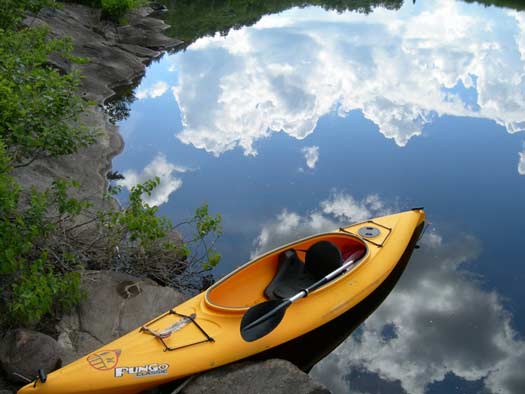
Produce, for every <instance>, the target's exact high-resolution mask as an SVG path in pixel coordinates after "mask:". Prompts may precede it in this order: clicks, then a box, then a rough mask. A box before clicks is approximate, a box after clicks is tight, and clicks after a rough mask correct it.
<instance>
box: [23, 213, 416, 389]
mask: <svg viewBox="0 0 525 394" xmlns="http://www.w3.org/2000/svg"><path fill="white" fill-rule="evenodd" d="M424 219H425V214H424V212H423V210H422V209H413V210H411V211H406V212H401V213H398V214H394V215H389V216H383V217H380V218H375V219H371V220H368V221H365V222H362V223H357V224H353V225H350V226H348V227H345V228H341V229H339V230H336V231H333V232H329V233H323V234H318V235H315V236H311V237H308V238H305V239H302V240H299V241H296V242H293V243H290V244H287V245H284V246H282V247H279V248H278V249H275V250H273V251H270V252H268V253H266V254H264V255H262V256H259V257H257V258H255V259H253V260H252V261H250V262H248V263H247V264H245V265H243V266H242V267H240V268H238V269H237V270H235V271H234V272H232V273H231V274H229V275H228V276H226V277H224V278H223V279H221V280H220V281H218V282H217V283H215V284H214V285H213V286H211V287H210V288H209V289H208V290H207V291H205V292H203V293H200V294H198V295H197V296H195V297H193V298H191V299H190V300H188V301H186V302H184V303H182V304H180V305H177V306H174V307H173V308H172V309H171V310H170V311H168V312H166V313H164V314H162V315H160V316H158V317H157V318H155V319H153V320H152V321H150V322H147V323H145V324H144V325H143V326H142V327H138V328H137V329H135V330H133V331H131V332H130V333H128V334H127V335H125V336H123V337H121V338H119V339H117V340H115V341H113V342H111V343H109V344H107V345H105V346H103V347H102V348H100V349H98V350H96V351H95V352H93V353H91V354H88V355H86V356H85V357H83V358H81V359H79V360H77V361H75V362H73V363H71V364H69V365H67V366H65V367H63V368H61V369H59V370H57V371H54V372H52V373H50V374H49V375H48V376H44V375H43V374H42V376H41V377H40V378H39V379H37V380H36V381H35V382H33V383H31V384H28V385H26V386H24V387H23V388H21V389H20V390H19V391H18V393H19V394H29V393H37V394H46V393H47V394H87V393H90V394H106V393H107V394H136V393H140V392H141V391H143V390H146V389H149V388H153V387H156V386H158V385H161V384H164V383H167V382H169V381H172V380H175V379H179V378H183V377H185V376H189V375H192V374H195V373H199V372H202V371H205V370H208V369H212V368H216V367H219V366H221V365H224V364H228V363H231V362H234V361H237V360H241V359H244V358H247V357H250V356H252V355H255V354H258V353H261V352H264V351H266V350H268V349H271V348H274V347H276V346H279V345H281V344H284V343H286V342H289V341H291V340H293V339H295V338H297V337H300V336H302V335H305V334H306V333H308V332H310V331H312V330H314V329H316V328H318V327H320V326H323V325H324V324H326V323H328V322H330V321H331V320H333V319H335V318H337V317H338V316H340V315H342V314H343V313H344V312H346V311H348V310H349V309H350V308H352V307H353V306H355V305H356V304H358V303H359V302H361V301H362V300H364V299H365V298H366V297H367V296H368V295H370V294H371V293H372V292H373V291H374V290H375V289H376V288H377V287H378V286H379V285H380V284H381V283H382V282H383V281H384V280H385V278H387V276H388V275H389V274H390V272H391V271H392V270H393V269H394V267H395V266H396V265H397V263H398V261H399V260H400V259H401V258H402V256H403V254H404V253H405V250H407V248H408V246H409V244H410V242H411V240H412V239H413V236H414V234H416V229H418V228H419V230H420V228H421V225H422V224H423V222H424Z"/></svg>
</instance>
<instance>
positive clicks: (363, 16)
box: [114, 0, 525, 394]
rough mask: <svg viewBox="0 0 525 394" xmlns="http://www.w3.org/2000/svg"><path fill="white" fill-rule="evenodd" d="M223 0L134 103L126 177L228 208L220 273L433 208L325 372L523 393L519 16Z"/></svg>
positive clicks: (166, 206) (333, 378) (449, 4)
mask: <svg viewBox="0 0 525 394" xmlns="http://www.w3.org/2000/svg"><path fill="white" fill-rule="evenodd" d="M201 3H202V4H201ZM212 3H213V4H214V5H213V6H210V5H209V2H201V1H197V2H190V1H186V2H185V1H177V2H176V3H175V4H176V9H175V10H173V9H171V10H170V12H169V13H168V19H169V21H171V23H172V24H173V25H174V28H173V29H172V30H171V33H172V34H174V35H175V36H177V37H181V38H183V39H185V40H187V46H186V48H185V49H184V50H180V51H178V52H176V53H172V54H169V55H165V56H164V57H162V58H161V59H160V61H158V62H155V63H153V64H152V65H150V66H149V68H148V69H147V73H146V76H145V77H144V78H143V80H142V81H141V82H140V84H139V86H137V87H136V88H135V89H134V97H130V98H129V103H128V105H129V116H128V117H127V118H126V119H124V120H122V121H120V122H119V125H120V130H121V133H122V135H123V136H124V139H125V142H126V147H125V149H124V152H123V153H122V154H121V155H120V156H118V157H117V158H116V159H115V161H114V169H116V170H118V171H120V172H121V173H123V174H124V175H125V176H126V179H125V180H124V181H123V185H124V186H126V187H130V186H132V185H133V184H134V183H136V182H138V181H143V180H145V179H147V178H150V177H152V176H154V175H160V177H161V182H162V184H161V186H160V188H158V190H157V191H156V192H155V193H154V195H152V196H151V197H150V198H149V202H150V203H154V204H158V205H160V211H161V213H162V214H165V215H168V216H169V217H171V218H172V219H173V221H174V222H177V221H180V220H182V219H184V218H187V217H189V216H191V214H192V211H193V210H194V209H195V208H196V207H197V206H199V205H200V204H201V203H203V202H208V203H209V206H210V210H211V211H212V212H220V213H221V214H222V216H223V225H224V236H223V237H222V238H221V240H220V242H219V244H218V246H217V247H218V250H219V251H220V252H221V253H222V255H223V260H222V262H221V263H220V265H219V266H218V267H217V269H216V271H215V274H216V276H217V277H220V276H221V275H224V274H225V273H227V272H230V271H231V270H232V269H233V268H235V267H236V266H238V265H240V264H242V263H244V262H246V261H247V260H248V259H249V258H250V257H251V256H254V255H256V254H258V253H260V252H261V251H264V250H267V249H268V248H271V247H272V246H275V245H277V244H281V243H283V242H286V241H288V240H291V239H296V238H298V237H299V236H302V235H306V234H308V233H312V232H320V231H324V230H330V229H333V228H335V227H337V226H339V225H342V224H347V223H350V222H354V221H359V220H362V219H366V218H369V217H373V216H378V215H381V214H385V213H389V212H395V211H399V210H404V209H409V208H412V207H415V206H424V207H425V209H426V212H427V216H428V219H429V221H430V223H431V227H430V228H429V230H427V232H426V234H425V236H424V238H423V240H422V241H421V249H419V250H416V251H415V253H414V255H413V257H412V259H411V261H410V263H409V264H408V266H407V268H406V270H405V272H404V274H403V276H402V277H401V279H400V281H399V283H398V284H397V286H396V287H395V288H394V290H393V291H392V292H391V293H390V295H389V296H388V298H387V299H386V301H385V302H384V303H383V304H382V305H381V306H380V307H379V308H378V309H377V311H376V312H375V313H374V314H372V316H370V317H369V318H368V319H367V320H366V321H365V322H364V323H363V324H362V325H361V326H360V327H359V328H358V329H357V330H356V331H355V332H354V333H353V335H352V336H351V337H349V338H348V339H347V340H346V341H345V342H344V343H343V344H342V345H341V346H340V347H338V348H337V349H336V350H335V351H334V352H333V353H332V354H331V355H330V356H328V357H327V358H325V359H324V360H323V361H321V362H320V363H319V364H317V365H316V366H315V367H314V368H313V370H312V371H311V372H310V374H311V375H312V376H314V377H315V378H316V379H318V380H320V381H321V382H323V383H324V384H325V385H326V386H327V387H328V388H330V389H331V390H332V391H333V392H334V393H361V394H365V393H369V394H372V393H409V394H422V393H467V394H468V393H502V394H507V393H524V392H525V372H524V371H525V286H524V283H525V257H524V256H525V253H524V245H525V231H524V228H523V227H524V224H525V133H524V131H525V11H524V10H523V6H520V5H519V2H512V1H508V2H505V1H500V2H495V3H497V4H498V6H494V5H491V6H489V5H488V4H480V3H478V2H462V1H453V0H439V1H438V0H434V1H432V0H430V1H425V2H416V3H415V4H414V3H413V2H404V3H403V2H401V1H385V2H378V1H375V2H370V1H361V2H350V1H348V2H345V1H340V2H338V9H337V10H330V9H329V7H327V6H326V5H325V8H323V7H321V6H322V5H323V4H324V3H328V2H323V1H311V2H307V3H313V4H315V5H317V6H308V7H302V8H299V7H293V6H294V4H293V2H290V1H282V2H278V1H271V2H268V3H267V2H261V3H264V5H261V4H258V5H252V6H250V4H251V3H250V2H241V1H231V2H212ZM237 3H239V4H241V5H243V7H239V8H238V9H236V8H235V4H237ZM346 3H348V4H350V5H345V4H346ZM355 3H359V6H358V7H357V6H355V5H354V4H355ZM247 4H248V5H247ZM301 4H304V2H301ZM170 18H171V19H170ZM177 18H178V19H177ZM231 27H235V29H230V28H231Z"/></svg>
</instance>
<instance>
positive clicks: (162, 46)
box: [14, 3, 183, 209]
mask: <svg viewBox="0 0 525 394" xmlns="http://www.w3.org/2000/svg"><path fill="white" fill-rule="evenodd" d="M154 12H155V10H154V9H153V8H151V7H143V8H140V9H138V10H135V11H133V12H131V13H130V14H129V15H128V17H127V20H128V24H127V25H126V26H119V25H116V24H114V23H112V22H108V21H105V20H103V19H101V12H100V10H96V9H92V8H89V7H86V6H82V5H78V4H70V3H66V4H64V5H63V6H62V7H61V8H59V9H44V10H42V11H41V12H40V13H39V15H38V16H36V17H29V18H27V19H26V20H25V24H26V25H28V26H46V27H47V28H48V29H49V31H50V34H51V36H53V37H57V38H61V37H71V39H72V42H73V46H74V50H73V54H74V55H75V56H79V57H82V58H85V59H87V60H88V62H87V64H81V65H76V64H75V65H72V64H70V63H68V62H64V61H62V60H55V61H54V65H55V66H56V67H58V68H60V69H61V70H63V71H64V72H69V71H71V70H72V69H79V70H80V71H81V73H82V84H81V87H80V94H81V95H82V96H83V97H85V98H86V99H88V100H90V101H92V102H94V103H95V105H93V106H90V107H89V108H88V110H87V111H86V112H85V113H83V114H82V116H81V121H82V122H83V123H84V124H86V125H87V126H88V127H90V128H92V129H94V130H96V131H98V133H99V138H98V141H97V142H96V143H95V144H94V145H92V146H90V147H88V148H85V149H81V150H80V151H79V152H77V153H75V154H72V155H68V156H63V157H60V158H58V159H44V160H38V161H36V162H34V163H33V164H31V165H30V166H28V167H25V168H21V169H18V170H16V171H15V172H14V175H15V177H16V178H17V180H18V181H19V182H20V183H21V184H22V185H24V186H26V187H30V186H36V187H37V188H39V189H44V188H46V187H48V186H49V185H50V184H51V183H52V182H53V180H54V179H56V178H73V179H76V180H77V181H79V183H80V188H79V190H78V191H77V192H76V193H77V195H76V197H77V198H79V199H82V200H88V201H90V202H91V203H92V204H93V206H94V208H95V209H103V208H104V207H105V204H108V202H107V200H106V201H105V200H103V198H102V197H103V195H104V193H105V192H106V190H107V180H106V174H107V172H108V171H109V170H110V169H111V161H112V159H113V157H115V156H116V155H117V154H118V153H120V152H121V150H122V148H123V145H124V143H123V140H122V137H121V136H120V134H119V132H118V130H117V127H116V126H115V125H113V124H111V122H110V121H109V118H108V115H107V114H106V113H105V112H104V108H103V106H104V103H105V101H106V100H107V99H108V98H110V97H111V96H113V95H114V94H115V91H114V89H115V88H117V87H120V86H123V85H129V84H131V83H132V82H133V81H136V80H137V79H138V78H139V77H141V76H142V75H144V71H145V69H146V66H147V64H148V63H149V62H151V61H152V59H155V58H157V57H159V56H161V54H162V53H163V52H164V51H166V50H168V49H172V48H175V47H177V46H179V45H182V44H183V43H182V41H179V40H175V39H172V38H169V37H166V36H165V35H164V34H163V31H164V30H165V29H167V28H168V25H166V24H165V23H164V22H163V21H162V20H160V19H158V18H154V17H151V16H150V15H151V14H153V13H154Z"/></svg>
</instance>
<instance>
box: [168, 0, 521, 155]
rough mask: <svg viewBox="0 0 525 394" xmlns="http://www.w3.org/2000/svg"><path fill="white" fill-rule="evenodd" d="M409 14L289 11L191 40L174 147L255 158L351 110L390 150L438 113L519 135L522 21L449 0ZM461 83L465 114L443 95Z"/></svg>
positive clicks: (455, 96)
mask: <svg viewBox="0 0 525 394" xmlns="http://www.w3.org/2000/svg"><path fill="white" fill-rule="evenodd" d="M467 8H468V11H465V10H466V9H467ZM420 9H421V12H420V13H419V14H414V13H413V10H410V12H408V11H407V12H404V11H403V10H401V11H400V12H399V13H397V14H396V19H395V21H393V19H392V16H391V12H392V11H387V10H381V9H378V10H376V11H375V12H374V13H372V14H370V15H368V16H366V17H365V16H363V15H360V14H357V13H351V12H346V13H342V14H337V13H336V12H324V11H320V9H318V8H307V9H292V10H290V11H287V12H284V13H281V14H278V15H271V16H266V17H264V18H262V19H261V20H260V21H259V22H258V23H257V24H256V25H255V26H253V27H251V28H242V29H239V30H235V31H233V32H231V33H230V34H229V35H228V36H226V37H221V36H219V35H217V36H215V37H211V38H203V39H200V40H198V41H197V42H196V43H194V44H193V45H192V46H190V47H189V48H188V50H187V51H186V52H185V53H184V54H182V55H181V54H176V55H173V56H174V57H173V58H172V59H173V60H174V61H175V62H176V64H177V68H178V70H179V72H180V74H179V78H180V83H179V85H177V86H176V87H174V88H173V93H174V95H175V98H176V100H177V102H178V104H179V107H180V109H181V115H182V120H183V130H182V132H181V133H180V134H178V138H179V139H180V140H181V141H182V142H183V143H186V144H192V145H194V146H195V147H197V148H200V149H205V150H206V151H208V152H210V153H213V154H214V155H220V154H222V153H224V152H226V151H228V150H232V149H234V148H236V147H240V148H241V149H242V150H243V152H244V153H245V154H246V155H256V154H257V149H256V147H255V143H256V142H257V141H258V140H261V139H263V138H267V137H269V136H270V135H271V134H272V133H275V132H285V133H287V134H288V135H290V136H291V137H294V138H296V139H299V140H301V139H304V138H305V137H306V136H308V135H309V134H311V133H312V132H313V131H314V130H315V128H316V126H317V123H318V121H319V119H320V118H321V117H322V116H324V115H326V114H328V113H330V112H331V111H333V110H337V113H338V114H339V115H340V116H345V115H346V114H347V113H348V112H350V111H353V110H361V111H362V113H363V114H364V116H365V117H366V118H367V119H369V120H370V121H372V122H374V123H375V124H376V125H377V127H378V129H379V131H380V132H381V133H382V134H383V135H384V136H385V137H386V138H390V139H392V140H393V141H394V142H395V143H396V144H397V145H399V146H405V145H406V144H407V143H408V141H409V140H410V139H411V138H413V137H414V136H418V135H420V134H421V133H422V130H423V128H424V126H425V125H426V124H429V123H430V122H432V121H433V119H434V118H435V117H436V116H442V115H453V116H469V117H478V118H486V119H492V120H494V121H495V122H497V123H498V124H501V125H502V126H504V127H506V128H507V130H508V132H518V131H522V130H524V129H525V110H524V109H525V74H524V72H523V70H524V67H525V50H524V48H525V41H524V39H523V37H524V36H525V34H524V33H525V20H524V17H523V14H522V13H516V12H508V11H504V10H500V9H496V8H482V7H473V6H472V5H466V4H463V3H460V2H455V1H451V0H441V1H437V0H435V1H429V2H425V3H423V4H422V5H421V6H420ZM460 84H463V85H464V86H465V87H469V88H471V89H474V90H476V92H477V98H476V106H472V105H471V103H468V102H466V101H465V99H464V98H462V96H461V94H460V93H458V92H456V90H454V87H455V86H458V85H460ZM445 89H448V90H447V91H445ZM202 92H206V94H202Z"/></svg>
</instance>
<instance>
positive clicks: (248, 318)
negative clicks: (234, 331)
mask: <svg viewBox="0 0 525 394" xmlns="http://www.w3.org/2000/svg"><path fill="white" fill-rule="evenodd" d="M285 303H286V302H285ZM281 305H283V301H282V300H272V301H267V302H263V303H261V304H257V305H255V306H253V307H251V308H250V309H248V311H246V313H245V314H244V316H243V317H242V320H241V336H242V338H243V339H244V340H245V341H246V342H253V341H256V340H257V339H259V338H262V337H264V336H265V335H267V334H269V333H270V332H272V331H273V330H274V329H275V327H277V326H278V325H279V323H280V322H281V320H282V319H283V317H284V313H285V312H286V307H287V306H288V305H286V306H285V307H284V308H279V306H281ZM275 309H277V310H275ZM274 310H275V311H274ZM272 311H273V313H272ZM267 314H269V315H268V316H267V317H266V318H265V319H263V320H262V321H259V322H258V323H256V324H253V323H254V322H256V321H257V320H258V319H260V318H261V317H263V316H265V315H267Z"/></svg>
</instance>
